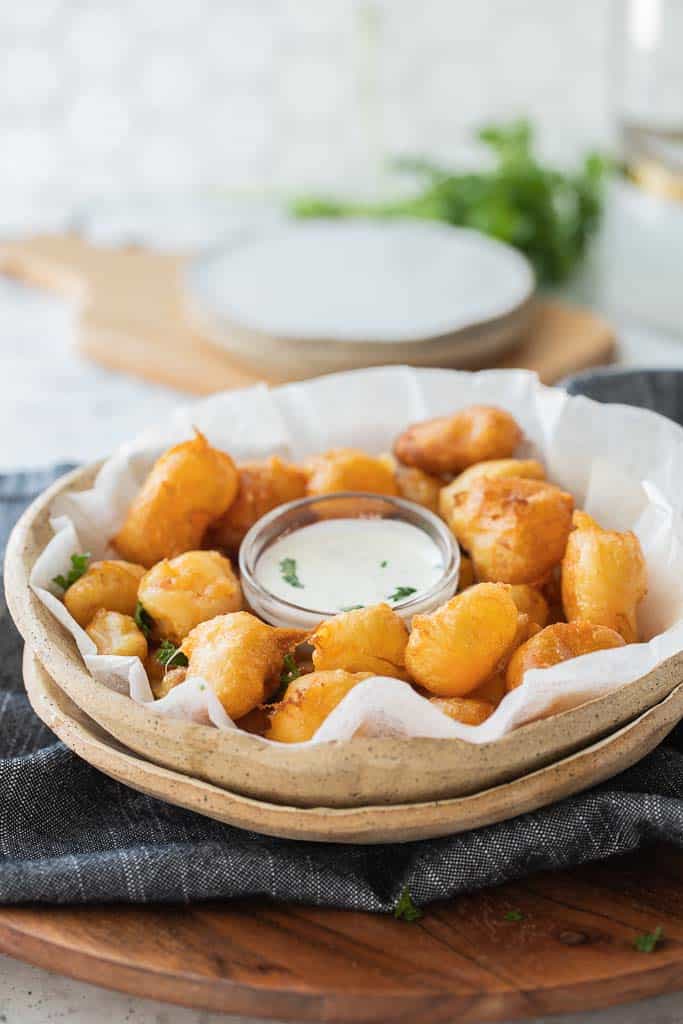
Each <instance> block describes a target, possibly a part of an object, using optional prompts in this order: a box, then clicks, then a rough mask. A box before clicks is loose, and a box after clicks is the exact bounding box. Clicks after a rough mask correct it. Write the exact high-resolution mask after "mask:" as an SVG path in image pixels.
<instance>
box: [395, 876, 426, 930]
mask: <svg viewBox="0 0 683 1024" xmlns="http://www.w3.org/2000/svg"><path fill="white" fill-rule="evenodd" d="M394 917H395V918H396V919H397V920H398V921H410V922H413V921H419V920H420V918H421V917H422V911H421V910H420V908H419V907H416V906H415V904H414V903H413V897H412V896H411V895H410V890H409V888H408V886H407V885H404V886H403V889H402V890H401V895H400V896H399V898H398V903H397V904H396V906H395V907H394Z"/></svg>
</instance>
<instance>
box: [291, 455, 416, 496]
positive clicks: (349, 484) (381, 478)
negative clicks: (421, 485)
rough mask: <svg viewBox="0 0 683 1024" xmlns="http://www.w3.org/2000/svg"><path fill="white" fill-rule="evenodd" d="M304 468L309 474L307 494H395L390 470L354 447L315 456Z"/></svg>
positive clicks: (381, 462)
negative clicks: (365, 492) (349, 492)
mask: <svg viewBox="0 0 683 1024" xmlns="http://www.w3.org/2000/svg"><path fill="white" fill-rule="evenodd" d="M304 469H305V471H306V473H307V475H308V484H307V488H306V490H307V493H308V494H309V495H316V494H333V493H334V492H335V491H368V492H370V493H371V494H389V495H397V494H398V486H397V485H396V481H395V480H394V474H393V472H392V469H391V467H390V466H389V465H387V462H386V461H385V460H384V459H383V458H382V456H381V455H380V456H375V455H368V453H367V452H362V451H360V450H359V449H357V448H332V449H330V451H327V452H323V453H322V454H321V455H314V456H312V458H310V459H308V461H307V462H306V465H305V467H304Z"/></svg>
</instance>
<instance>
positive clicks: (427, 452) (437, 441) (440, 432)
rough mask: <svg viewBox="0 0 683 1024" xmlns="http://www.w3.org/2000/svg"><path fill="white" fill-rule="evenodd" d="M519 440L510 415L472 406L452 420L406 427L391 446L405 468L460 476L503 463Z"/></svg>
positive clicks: (519, 434)
mask: <svg viewBox="0 0 683 1024" xmlns="http://www.w3.org/2000/svg"><path fill="white" fill-rule="evenodd" d="M521 440H522V431H521V430H520V428H519V426H518V425H517V423H516V422H515V420H514V418H513V417H512V416H511V415H510V413H509V412H506V411H505V410H504V409H498V408H497V407H496V406H492V405H471V406H469V407H468V408H467V409H462V410H461V411H460V412H457V413H455V414H454V415H453V416H439V417H438V418H437V419H432V420H424V421H423V422H422V423H414V424H413V425H412V426H410V427H408V429H407V430H405V431H404V432H403V433H402V434H401V435H400V436H399V437H398V438H397V439H396V442H395V444H394V454H395V455H396V457H397V458H398V459H399V461H400V462H403V463H404V464H405V465H406V466H417V468H418V469H422V470H424V471H425V473H432V474H434V475H435V476H442V475H443V474H449V475H452V474H453V473H460V472H462V470H463V469H466V468H467V467H468V466H471V465H473V464H474V463H475V462H482V461H484V460H486V459H505V458H508V457H509V456H511V455H512V453H513V452H514V450H515V448H516V447H517V445H518V444H519V442H520V441H521Z"/></svg>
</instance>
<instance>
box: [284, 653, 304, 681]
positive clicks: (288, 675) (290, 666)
mask: <svg viewBox="0 0 683 1024" xmlns="http://www.w3.org/2000/svg"><path fill="white" fill-rule="evenodd" d="M300 675H301V669H300V668H299V666H298V665H297V663H296V658H295V657H294V655H293V654H285V656H284V658H283V659H282V672H281V673H280V683H281V685H282V686H283V687H287V686H289V684H290V683H293V682H294V680H295V679H298V678H299V676H300Z"/></svg>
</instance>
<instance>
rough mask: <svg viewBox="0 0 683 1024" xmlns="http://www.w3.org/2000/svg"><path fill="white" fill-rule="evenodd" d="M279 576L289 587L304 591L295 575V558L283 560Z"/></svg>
mask: <svg viewBox="0 0 683 1024" xmlns="http://www.w3.org/2000/svg"><path fill="white" fill-rule="evenodd" d="M280 575H281V576H282V578H283V580H284V581H285V583H289V585H290V587H298V588H299V589H300V590H303V589H304V585H303V583H302V582H301V580H300V579H299V577H298V576H297V574H296V558H283V559H282V561H281V562H280Z"/></svg>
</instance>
